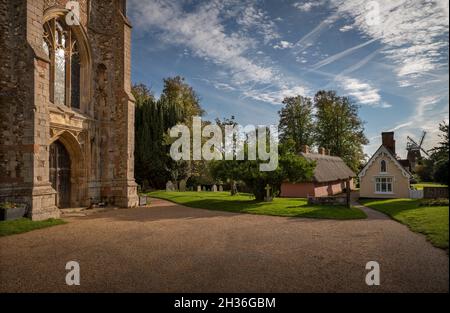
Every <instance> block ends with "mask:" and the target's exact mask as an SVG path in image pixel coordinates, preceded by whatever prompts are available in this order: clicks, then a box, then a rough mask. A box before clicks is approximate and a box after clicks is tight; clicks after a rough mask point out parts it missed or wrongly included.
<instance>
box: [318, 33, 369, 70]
mask: <svg viewBox="0 0 450 313" xmlns="http://www.w3.org/2000/svg"><path fill="white" fill-rule="evenodd" d="M374 41H375V39H371V40H368V41H366V42H363V43H361V44H359V45H356V46H353V47H350V48H348V49H345V50H344V51H341V52H339V53H336V54H334V55H332V56H330V57H328V58H326V59H324V60H322V61H320V62H317V63H316V64H314V65H313V66H312V68H313V69H318V68H320V67H322V66H325V65H327V64H330V63H332V62H335V61H337V60H339V59H342V58H343V57H346V56H347V55H349V54H351V53H353V52H354V51H356V50H358V49H361V48H362V47H365V46H367V45H370V44H371V43H372V42H374Z"/></svg>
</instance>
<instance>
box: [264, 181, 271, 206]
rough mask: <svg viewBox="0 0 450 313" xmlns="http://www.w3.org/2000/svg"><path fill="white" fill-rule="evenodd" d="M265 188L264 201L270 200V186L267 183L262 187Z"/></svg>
mask: <svg viewBox="0 0 450 313" xmlns="http://www.w3.org/2000/svg"><path fill="white" fill-rule="evenodd" d="M264 189H265V190H266V196H265V197H264V201H266V202H272V200H273V199H272V197H271V196H270V189H272V187H270V186H269V184H267V185H266V187H265V188H264Z"/></svg>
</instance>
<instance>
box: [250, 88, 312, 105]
mask: <svg viewBox="0 0 450 313" xmlns="http://www.w3.org/2000/svg"><path fill="white" fill-rule="evenodd" d="M309 93H310V91H309V90H308V89H307V88H305V87H303V86H294V87H288V86H284V87H282V88H281V89H278V88H277V89H276V90H274V91H266V90H255V89H250V90H247V91H244V92H243V95H244V98H252V99H254V100H258V101H262V102H267V103H271V104H281V103H282V101H283V99H284V98H285V97H293V96H298V95H302V96H305V95H308V94H309Z"/></svg>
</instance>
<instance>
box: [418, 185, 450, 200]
mask: <svg viewBox="0 0 450 313" xmlns="http://www.w3.org/2000/svg"><path fill="white" fill-rule="evenodd" d="M423 197H424V199H448V187H423Z"/></svg>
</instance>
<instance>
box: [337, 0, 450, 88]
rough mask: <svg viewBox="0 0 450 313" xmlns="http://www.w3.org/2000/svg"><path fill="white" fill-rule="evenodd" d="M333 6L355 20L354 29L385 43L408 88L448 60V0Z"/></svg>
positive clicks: (346, 1) (351, 1) (350, 0)
mask: <svg viewBox="0 0 450 313" xmlns="http://www.w3.org/2000/svg"><path fill="white" fill-rule="evenodd" d="M331 3H332V5H333V6H334V7H335V8H336V10H337V13H339V14H343V15H346V16H350V17H352V18H353V20H354V24H353V26H355V27H356V28H357V29H359V30H360V31H361V32H363V33H364V34H365V35H367V36H370V37H371V38H373V39H376V40H379V42H380V43H382V44H384V46H385V49H384V53H385V54H386V56H387V57H388V58H389V59H390V60H392V61H393V62H394V63H395V64H396V65H397V67H396V74H397V76H398V77H400V78H402V79H403V85H404V86H406V85H410V84H411V81H413V80H414V79H417V78H418V77H420V76H422V75H423V74H424V73H426V72H429V71H432V70H436V69H439V68H440V67H441V62H440V61H442V60H444V59H446V58H447V57H448V52H446V51H445V50H446V49H447V48H448V26H449V21H448V1H447V0H433V1H425V0H418V1H408V0H378V1H376V2H375V4H376V6H373V5H371V6H369V5H368V3H367V1H365V0H331ZM377 6H378V7H377ZM377 9H378V11H377ZM408 81H409V84H408V83H406V82H408Z"/></svg>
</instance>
